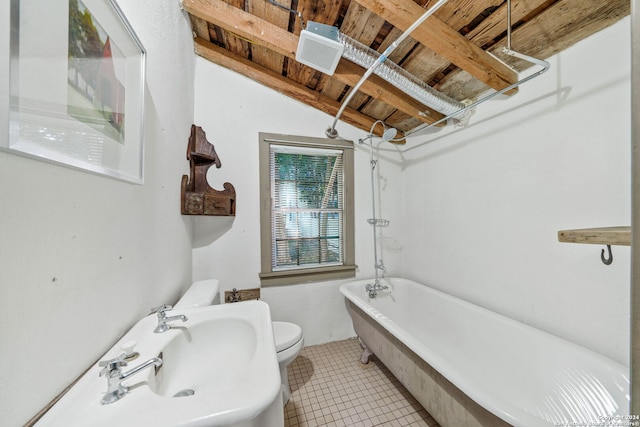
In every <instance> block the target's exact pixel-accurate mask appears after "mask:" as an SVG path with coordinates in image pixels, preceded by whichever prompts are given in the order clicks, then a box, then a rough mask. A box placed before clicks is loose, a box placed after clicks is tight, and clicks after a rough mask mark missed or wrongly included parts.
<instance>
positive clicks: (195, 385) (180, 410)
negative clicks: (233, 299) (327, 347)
mask: <svg viewBox="0 0 640 427" xmlns="http://www.w3.org/2000/svg"><path fill="white" fill-rule="evenodd" d="M170 314H171V315H174V314H175V315H179V314H183V315H186V316H187V317H188V320H187V321H186V322H184V323H182V322H172V323H171V329H169V330H168V331H166V332H163V333H158V334H156V333H153V330H154V328H155V326H156V322H157V320H156V316H155V315H151V316H147V317H145V318H144V319H142V320H141V321H140V322H138V323H137V324H136V325H135V326H134V327H133V328H132V329H131V330H130V331H129V332H127V334H126V335H125V336H124V337H123V338H122V339H121V340H120V341H119V342H118V343H116V345H115V346H114V347H113V348H112V349H111V350H110V351H109V352H107V354H106V355H105V356H104V357H103V358H102V359H112V358H114V357H117V356H118V355H119V354H120V353H121V351H120V348H121V346H122V345H123V344H124V343H126V342H128V341H131V340H135V341H137V345H136V347H135V351H137V352H138V353H140V356H139V357H138V358H136V359H135V360H132V361H130V362H129V363H128V366H125V367H123V368H122V370H123V371H124V372H126V371H128V370H130V369H132V368H134V367H136V366H138V365H140V364H142V363H143V362H145V361H147V360H149V359H151V358H154V357H160V358H161V359H162V361H163V363H162V366H160V367H159V368H155V369H154V367H150V368H147V369H145V370H144V371H141V372H139V373H137V374H135V375H133V376H131V377H130V378H128V379H126V380H124V381H123V385H124V386H126V387H128V392H127V393H126V394H125V395H124V396H123V397H122V398H121V399H120V400H118V401H116V402H113V403H110V404H106V405H105V404H102V403H100V400H101V398H102V396H103V395H104V394H105V392H106V391H107V381H106V380H105V378H101V377H99V373H100V371H101V370H102V367H99V366H98V365H97V364H96V365H95V366H93V367H92V368H91V369H89V371H88V372H87V373H86V374H85V375H84V376H83V377H82V378H81V379H80V380H79V381H78V383H77V384H76V385H74V386H73V387H72V388H71V390H69V392H68V393H67V394H66V395H65V396H64V397H63V398H62V399H60V401H59V402H58V403H56V404H55V405H54V406H53V408H51V410H49V411H48V412H47V413H46V414H45V415H44V416H43V417H42V418H41V419H40V421H38V423H37V424H36V425H37V426H39V427H45V426H65V427H73V426H78V427H85V426H89V425H91V426H155V427H159V426H177V425H180V426H185V427H190V426H193V427H195V426H234V427H254V426H255V427H281V426H283V425H284V419H283V411H282V396H281V393H280V372H279V369H278V360H277V357H276V350H275V346H274V341H273V331H272V327H271V315H270V313H269V307H268V305H267V304H266V303H264V302H261V301H247V302H242V303H237V304H225V305H217V306H208V307H202V308H191V309H186V310H179V311H178V310H175V313H174V312H170Z"/></svg>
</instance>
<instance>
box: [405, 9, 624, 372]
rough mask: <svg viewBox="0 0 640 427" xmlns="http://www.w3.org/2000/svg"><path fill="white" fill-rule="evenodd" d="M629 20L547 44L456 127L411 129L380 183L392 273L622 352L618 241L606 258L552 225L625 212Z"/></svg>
mask: <svg viewBox="0 0 640 427" xmlns="http://www.w3.org/2000/svg"><path fill="white" fill-rule="evenodd" d="M629 32H630V25H629V20H628V18H627V19H624V20H622V21H621V22H619V23H617V24H615V25H614V26H613V27H610V28H608V29H606V30H604V31H602V32H600V33H598V34H596V35H594V36H592V37H591V38H589V39H586V40H584V41H582V42H580V43H579V44H577V45H575V46H574V47H572V48H570V49H569V50H567V51H565V52H563V53H562V54H560V55H557V56H555V57H553V58H552V60H551V63H552V66H551V69H550V70H549V71H548V72H547V73H546V74H544V75H543V76H542V77H539V78H538V79H536V80H533V81H531V82H529V83H526V84H525V85H523V86H522V87H521V89H520V93H518V94H517V95H515V96H514V97H512V98H511V99H510V100H500V101H490V102H488V103H486V104H484V105H481V106H480V107H478V112H477V114H476V115H475V116H474V117H473V118H472V119H471V124H470V126H469V127H468V128H465V129H462V130H460V131H454V132H450V131H444V132H442V133H441V134H440V133H436V134H433V135H430V136H422V137H415V138H413V139H412V140H411V141H410V142H409V144H407V147H410V148H409V149H408V150H407V151H405V152H404V157H405V158H406V159H407V160H406V161H405V162H404V164H403V167H404V168H405V170H404V176H403V178H404V183H403V184H400V183H394V184H393V185H396V186H399V185H402V186H403V188H404V191H405V194H404V211H405V217H404V224H405V225H406V227H405V229H404V231H403V236H404V239H403V241H402V245H403V247H404V249H403V256H402V259H403V264H402V271H403V272H404V274H405V276H407V277H409V278H413V279H417V280H419V281H421V282H423V283H424V282H426V283H429V284H431V285H433V286H434V287H437V288H439V289H443V290H445V291H447V292H449V293H451V294H454V295H458V296H460V297H462V298H464V299H467V300H469V301H472V302H474V303H477V304H479V305H482V306H485V307H488V308H490V309H492V310H494V311H497V312H499V313H503V314H506V315H507V316H510V317H513V318H515V319H518V320H521V321H523V322H525V323H528V324H531V325H533V326H536V327H539V328H541V329H543V330H546V331H549V332H551V333H554V334H557V335H560V336H562V337H564V338H567V339H569V340H571V341H574V342H577V343H579V344H582V345H584V346H586V347H589V348H592V349H594V350H597V351H599V352H601V353H603V354H605V355H607V356H610V357H612V358H613V359H615V360H618V361H620V362H622V363H625V364H626V363H628V352H629V335H628V334H629V271H630V260H629V253H630V251H629V247H623V246H614V247H613V254H614V262H613V264H612V265H611V266H605V265H604V264H602V262H601V261H600V249H601V247H599V246H594V245H579V244H569V243H559V242H558V240H557V232H558V230H563V229H572V228H587V227H599V226H613V225H629V224H630V114H629V111H630V83H629V82H630V80H629V79H630V38H629ZM514 48H516V49H517V46H514ZM604 58H606V60H605V59H604Z"/></svg>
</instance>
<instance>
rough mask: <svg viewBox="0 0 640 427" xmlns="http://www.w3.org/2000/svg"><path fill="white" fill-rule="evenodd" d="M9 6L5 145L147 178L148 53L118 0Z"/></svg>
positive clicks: (3, 45) (3, 51) (1, 47)
mask: <svg viewBox="0 0 640 427" xmlns="http://www.w3.org/2000/svg"><path fill="white" fill-rule="evenodd" d="M7 3H9V2H7ZM3 7H4V8H8V13H7V14H4V13H0V16H8V19H9V20H10V22H9V23H8V24H9V25H2V24H5V23H0V27H3V26H4V27H5V28H10V31H8V30H0V31H4V32H3V33H0V55H2V56H0V57H4V58H8V63H9V67H8V70H6V69H5V70H2V71H0V101H3V102H2V104H3V105H2V107H0V120H2V121H3V124H2V125H0V132H2V134H1V135H0V149H1V150H4V151H8V152H11V153H14V154H19V155H25V156H29V157H33V158H36V159H40V160H46V161H49V162H55V163H57V164H61V165H65V166H69V167H73V168H77V169H81V170H84V171H89V172H94V173H98V174H103V175H107V176H109V177H112V178H116V179H121V180H125V181H129V182H133V183H137V184H142V183H143V179H144V171H143V165H144V122H143V118H144V117H143V116H144V86H145V83H144V73H145V54H146V53H145V50H144V47H143V46H142V44H141V43H140V40H139V39H138V37H137V36H136V34H135V32H134V31H133V29H132V28H131V26H130V25H129V23H128V21H127V19H126V17H125V16H124V14H123V13H122V11H121V10H120V8H119V7H118V5H117V3H116V2H115V0H29V1H25V0H10V5H9V6H3ZM0 12H3V11H2V10H0ZM5 55H7V56H5Z"/></svg>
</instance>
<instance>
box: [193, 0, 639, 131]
mask: <svg viewBox="0 0 640 427" xmlns="http://www.w3.org/2000/svg"><path fill="white" fill-rule="evenodd" d="M435 2H436V0H427V1H426V2H425V1H424V0H416V1H414V0H182V6H183V8H184V9H185V10H186V11H187V12H188V13H189V16H190V19H191V22H192V25H193V31H194V37H195V51H196V54H198V55H200V56H202V57H203V58H206V59H207V60H209V61H211V62H214V63H216V64H219V65H221V66H223V67H226V68H229V69H231V70H234V71H236V72H238V73H241V74H243V75H245V76H247V77H249V78H251V79H253V80H255V81H257V82H260V83H262V84H264V85H266V86H268V87H270V88H273V89H275V90H277V91H278V92H281V93H283V94H285V95H288V96H290V97H291V98H294V99H297V100H299V101H301V102H303V103H305V104H308V105H311V106H313V107H315V108H317V109H319V110H322V111H324V112H326V113H328V114H330V115H332V116H335V115H336V113H337V112H338V110H339V108H340V105H341V102H342V101H343V100H344V99H345V97H346V96H347V94H348V92H349V90H350V89H351V87H352V86H354V85H355V84H356V83H357V82H358V80H360V78H361V76H362V75H363V74H364V73H365V69H364V68H362V67H361V66H359V65H356V64H355V63H352V62H350V61H349V60H347V59H344V58H342V59H341V60H340V63H339V64H338V67H337V69H336V71H335V73H334V74H333V75H331V76H329V75H326V74H323V73H322V72H320V71H316V70H315V69H313V68H310V67H308V66H306V65H303V64H301V63H299V62H297V61H296V59H295V58H296V49H297V47H298V37H299V34H300V32H301V30H302V29H303V28H302V22H301V21H304V22H308V21H315V22H319V23H323V24H328V25H332V26H336V27H338V28H339V29H340V32H341V33H343V34H345V35H347V36H349V37H351V38H353V39H356V40H358V41H359V42H360V43H363V44H364V45H366V46H369V47H371V48H372V49H374V50H376V51H378V52H383V51H384V50H385V49H386V48H387V47H388V46H389V45H390V44H391V43H393V41H394V40H396V39H397V38H398V37H399V36H400V35H401V34H402V32H404V31H405V30H406V29H407V28H408V27H409V26H410V25H411V24H412V23H413V22H415V21H416V20H417V19H418V18H419V17H420V16H421V15H422V14H423V13H424V12H425V10H426V9H428V8H429V7H430V6H432V4H434V3H435ZM274 3H277V4H274ZM282 6H284V7H286V8H289V9H291V10H294V11H296V12H297V13H299V14H300V15H301V18H302V19H300V17H299V16H297V14H296V13H293V12H291V11H289V10H286V9H285V8H283V7H282ZM629 13H630V1H629V0H606V1H602V0H512V2H511V24H512V25H511V28H512V33H511V45H512V48H513V49H514V50H517V51H518V52H521V53H524V54H526V55H530V56H533V57H536V58H540V59H546V58H548V57H550V56H552V55H554V54H556V53H558V52H560V51H562V50H564V49H566V48H568V47H569V46H571V45H573V44H574V43H576V42H578V41H580V40H582V39H583V38H585V37H587V36H589V35H591V34H594V33H596V32H598V31H600V30H601V29H603V28H606V27H607V26H609V25H611V24H613V23H615V22H617V21H618V20H620V19H621V18H623V17H624V16H626V15H628V14H629ZM506 44H507V2H506V1H503V0H449V1H448V2H447V3H445V4H444V6H442V7H441V8H440V9H438V11H437V12H436V13H435V14H434V15H433V16H431V17H429V18H428V19H427V20H426V21H425V22H424V23H423V24H422V25H421V26H419V27H418V28H417V29H416V30H415V31H414V32H413V33H411V36H410V37H408V38H407V39H405V40H404V41H403V42H402V43H401V44H400V45H399V46H398V47H397V48H396V49H395V50H394V51H393V53H392V54H391V55H390V57H389V60H391V61H393V62H394V63H396V64H398V65H399V66H401V67H402V68H403V69H404V70H406V71H407V72H409V73H411V74H412V75H413V76H415V77H417V78H418V79H420V80H422V81H423V82H425V83H427V84H428V85H429V86H430V87H432V88H433V89H436V90H438V91H440V92H442V93H444V94H446V95H448V96H449V97H451V98H453V99H455V100H458V101H464V100H475V99H477V98H478V96H479V95H480V94H482V93H486V92H487V90H488V89H492V90H494V91H496V90H500V89H503V88H505V87H507V86H508V85H510V84H512V83H515V82H517V81H518V78H519V73H521V72H522V71H524V70H526V69H527V68H529V67H531V66H532V64H530V63H528V62H525V61H522V60H518V59H515V58H513V57H510V56H506V55H504V54H502V53H501V49H502V48H503V47H504V46H506ZM516 93H517V90H512V91H510V92H509V93H508V94H510V95H511V96H514V95H515V94H516ZM516 96H517V95H516ZM442 117H443V115H442V114H441V113H439V112H437V111H434V110H432V109H431V108H429V107H427V106H426V105H423V104H421V103H420V102H418V101H416V100H414V99H412V98H411V97H409V96H407V95H406V94H405V93H404V92H402V91H401V90H399V89H398V88H396V87H394V86H393V85H391V84H390V83H388V82H387V81H385V80H383V79H382V78H380V77H378V76H376V75H373V76H371V77H370V78H369V79H367V80H366V82H365V83H364V84H363V85H362V86H361V87H360V89H359V91H358V92H357V93H356V94H355V96H354V97H353V98H352V99H351V101H350V103H349V105H348V106H347V108H346V109H345V111H344V113H343V114H342V116H341V120H343V121H345V122H347V123H350V124H352V125H354V126H356V127H358V128H360V129H363V130H366V131H369V129H370V128H371V126H372V124H373V123H374V122H375V121H376V120H383V121H384V122H385V123H386V124H387V125H389V126H393V127H395V128H397V129H398V130H400V131H402V132H407V131H410V130H412V129H415V128H416V127H418V126H420V125H423V124H425V123H426V124H429V123H433V122H434V121H437V120H439V119H440V118H442ZM380 128H381V127H380Z"/></svg>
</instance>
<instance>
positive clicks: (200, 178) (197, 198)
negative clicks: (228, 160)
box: [180, 125, 236, 216]
mask: <svg viewBox="0 0 640 427" xmlns="http://www.w3.org/2000/svg"><path fill="white" fill-rule="evenodd" d="M187 160H189V167H190V175H189V176H187V175H183V176H182V186H181V192H180V203H181V213H182V214H183V215H218V216H233V215H235V214H236V190H235V188H233V185H231V184H230V183H228V182H225V183H224V184H223V186H224V190H221V191H220V190H216V189H214V188H211V187H210V186H209V183H208V182H207V172H208V170H209V168H210V167H211V165H216V168H218V169H219V168H220V167H221V166H222V163H221V162H220V157H219V156H218V154H217V153H216V150H215V148H214V147H213V144H211V143H210V142H209V141H207V136H206V134H205V132H204V130H202V128H201V127H200V126H196V125H191V135H190V136H189V143H188V145H187Z"/></svg>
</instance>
